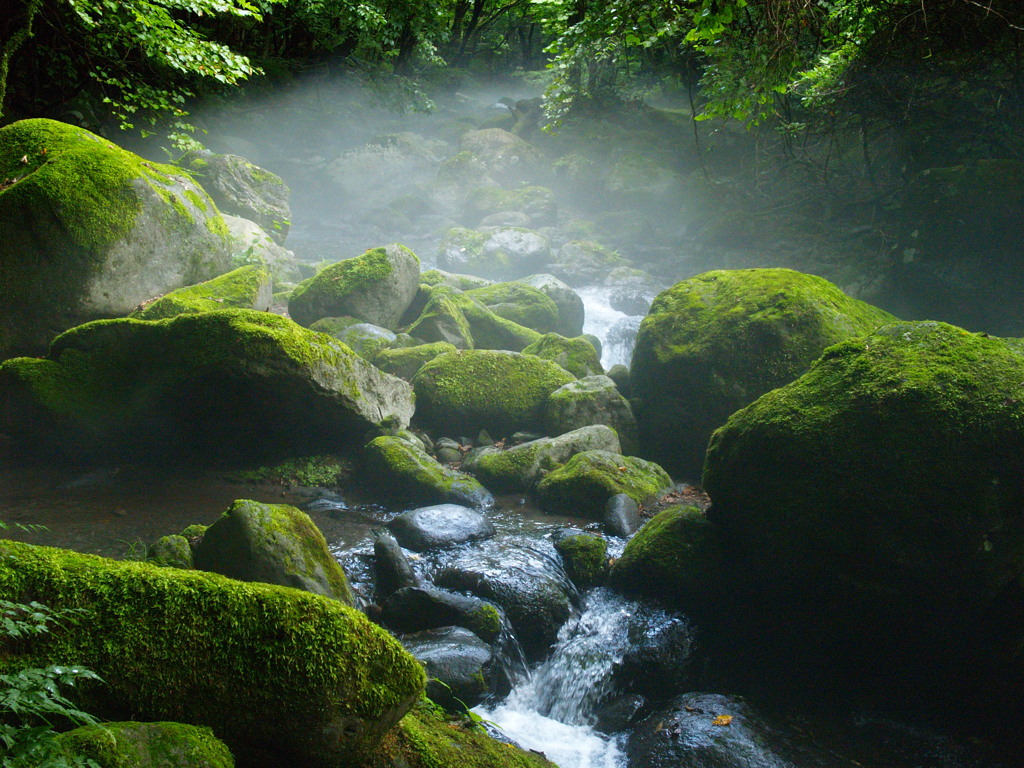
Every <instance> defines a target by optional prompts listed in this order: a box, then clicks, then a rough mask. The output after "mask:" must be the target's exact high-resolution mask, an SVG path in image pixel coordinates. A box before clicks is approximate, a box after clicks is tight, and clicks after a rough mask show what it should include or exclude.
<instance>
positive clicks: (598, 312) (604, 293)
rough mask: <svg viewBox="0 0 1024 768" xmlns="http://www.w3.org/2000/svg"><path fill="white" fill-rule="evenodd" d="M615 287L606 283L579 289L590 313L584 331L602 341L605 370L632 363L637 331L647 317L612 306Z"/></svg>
mask: <svg viewBox="0 0 1024 768" xmlns="http://www.w3.org/2000/svg"><path fill="white" fill-rule="evenodd" d="M613 290H614V288H608V287H604V286H591V287H589V288H578V289H576V293H578V294H579V295H580V298H581V299H583V308H584V310H585V312H586V317H585V319H584V321H583V332H584V333H589V334H591V335H593V336H596V337H597V338H598V339H600V340H601V365H603V366H604V368H605V370H607V369H608V368H611V367H612V366H613V365H617V364H619V363H622V364H623V365H629V361H630V358H631V357H632V356H633V345H634V343H635V342H636V332H637V329H638V328H639V327H640V321H641V320H642V319H643V318H642V317H639V316H634V315H627V314H625V313H624V312H620V311H619V310H617V309H615V308H614V307H612V306H611V304H610V302H609V299H610V297H611V294H612V291H613Z"/></svg>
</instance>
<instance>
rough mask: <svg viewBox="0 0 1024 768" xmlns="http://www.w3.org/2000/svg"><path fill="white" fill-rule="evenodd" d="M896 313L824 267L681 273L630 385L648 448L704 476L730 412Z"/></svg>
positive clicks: (648, 326)
mask: <svg viewBox="0 0 1024 768" xmlns="http://www.w3.org/2000/svg"><path fill="white" fill-rule="evenodd" d="M892 320H893V317H892V316H891V315H890V314H888V313H887V312H884V311H882V310H880V309H878V308H876V307H872V306H871V305H869V304H865V303H864V302H862V301H857V300H856V299H852V298H850V297H849V296H847V295H846V294H844V293H843V292H842V291H840V290H839V289H838V288H836V286H834V285H832V284H831V283H829V282H828V281H827V280H823V279H822V278H820V277H814V276H812V275H804V274H801V273H799V272H794V271H792V270H788V269H744V270H734V271H726V270H720V271H714V272H706V273H704V274H702V275H697V276H696V277H692V278H690V279H688V280H684V281H682V282H680V283H677V284H676V285H674V286H673V287H672V288H669V289H668V290H667V291H664V292H662V293H661V294H659V296H658V297H657V298H656V299H655V300H654V303H653V305H652V306H651V310H650V312H649V314H648V315H647V317H646V318H644V320H643V322H642V323H641V325H640V331H639V333H638V335H637V343H636V348H635V350H634V352H633V362H632V365H631V368H630V376H631V379H630V385H631V387H632V390H633V397H634V411H635V413H636V419H637V424H638V426H639V429H640V442H641V451H642V452H643V454H644V455H645V456H649V457H650V458H651V459H653V460H655V461H658V462H659V463H661V464H663V465H664V466H665V467H666V468H668V469H670V470H672V471H683V472H688V473H690V474H691V476H695V475H696V473H697V472H698V471H699V468H700V467H701V466H702V465H703V460H704V451H705V449H706V447H707V440H708V438H709V437H710V436H711V433H712V432H713V431H714V430H715V429H716V428H717V427H719V426H721V425H722V424H724V423H725V420H726V419H727V418H728V417H729V415H730V414H731V413H733V412H734V411H736V410H738V409H740V408H742V407H743V406H745V405H747V404H748V403H750V402H752V401H753V400H755V399H756V398H757V397H759V396H760V395H762V394H764V393H765V392H767V391H769V390H772V389H775V388H776V387H779V386H782V385H783V384H787V383H788V382H790V381H792V380H793V379H795V378H796V377H797V376H799V375H800V374H801V373H803V372H804V371H806V370H807V368H808V367H809V366H810V364H811V363H812V362H813V361H814V360H815V359H816V358H817V357H818V356H819V355H820V354H821V353H822V351H823V350H824V349H825V348H826V347H828V346H829V345H831V344H835V343H836V342H838V341H842V340H844V339H848V338H851V337H854V336H860V335H863V334H866V333H870V332H871V331H873V330H874V329H875V328H877V327H878V326H879V325H882V324H884V323H888V322H891V321H892Z"/></svg>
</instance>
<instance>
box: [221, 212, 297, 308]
mask: <svg viewBox="0 0 1024 768" xmlns="http://www.w3.org/2000/svg"><path fill="white" fill-rule="evenodd" d="M222 216H223V218H224V223H225V224H226V225H227V227H228V234H229V235H230V237H231V258H232V260H233V261H238V260H240V261H241V262H242V263H250V262H263V263H264V264H266V265H267V268H268V269H269V270H270V274H272V275H273V276H274V283H275V284H279V285H285V284H290V287H294V284H295V283H299V282H302V280H303V278H305V277H307V276H308V275H305V274H303V267H305V266H307V265H300V263H299V260H298V259H297V258H295V254H294V253H293V252H292V251H289V250H288V249H287V248H285V247H284V246H282V245H278V243H277V241H275V240H274V238H273V237H271V236H270V235H269V234H267V232H266V231H265V230H264V229H263V228H262V227H261V226H260V225H259V224H257V223H256V222H255V221H250V220H249V219H243V218H242V217H241V216H232V215H231V214H228V213H225V214H222ZM287 303H288V302H287V300H285V301H284V304H286V305H287Z"/></svg>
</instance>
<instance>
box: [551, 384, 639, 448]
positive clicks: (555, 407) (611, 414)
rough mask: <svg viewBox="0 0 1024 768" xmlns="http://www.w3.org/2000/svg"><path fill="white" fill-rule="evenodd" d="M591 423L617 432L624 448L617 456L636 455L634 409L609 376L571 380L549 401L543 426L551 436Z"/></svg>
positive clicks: (555, 392)
mask: <svg viewBox="0 0 1024 768" xmlns="http://www.w3.org/2000/svg"><path fill="white" fill-rule="evenodd" d="M591 424H605V425H607V426H609V427H611V428H612V429H614V430H615V432H616V434H617V435H618V437H619V443H620V445H621V449H620V450H617V451H616V452H617V453H625V454H627V455H633V454H635V453H636V451H637V432H636V419H635V418H634V416H633V409H632V408H631V407H630V405H629V401H628V400H627V399H626V398H624V397H623V396H622V395H621V394H620V393H619V390H618V388H617V387H616V386H615V382H614V381H612V380H611V379H610V378H609V377H608V376H587V377H585V378H582V379H579V380H577V381H571V382H569V383H568V384H566V385H564V386H562V387H559V388H558V389H556V390H555V391H554V392H552V393H551V396H550V397H549V398H548V404H547V408H546V409H545V411H544V427H545V431H546V432H547V433H548V434H549V435H562V434H565V433H566V432H572V431H573V430H577V429H580V428H581V427H586V426H589V425H591Z"/></svg>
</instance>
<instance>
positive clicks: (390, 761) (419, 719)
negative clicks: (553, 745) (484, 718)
mask: <svg viewBox="0 0 1024 768" xmlns="http://www.w3.org/2000/svg"><path fill="white" fill-rule="evenodd" d="M397 765H401V766H409V768H441V767H447V766H459V768H556V766H555V764H554V763H552V762H549V761H548V760H547V759H545V757H544V756H543V755H542V754H540V753H539V752H528V751H526V750H524V749H520V748H519V747H516V746H514V745H512V744H508V743H506V742H502V741H498V740H497V739H493V738H491V737H490V736H488V735H487V734H486V732H485V731H484V730H483V729H480V728H472V729H470V728H468V727H465V726H463V725H460V724H459V723H457V722H451V721H448V720H446V719H445V718H444V717H443V716H442V715H441V714H439V713H438V712H436V711H435V710H433V709H431V708H429V707H427V706H426V705H421V706H419V707H417V708H416V709H414V710H413V711H412V712H410V713H409V714H408V715H406V716H405V717H404V718H402V720H401V722H399V724H398V727H397V728H395V729H394V730H393V731H392V732H391V733H390V734H388V736H387V737H386V738H385V739H384V742H383V743H382V744H381V746H380V748H379V749H378V750H377V751H376V753H375V754H374V755H373V757H372V758H371V759H369V760H366V761H364V762H363V763H362V764H361V765H360V768H390V767H391V766H397Z"/></svg>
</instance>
